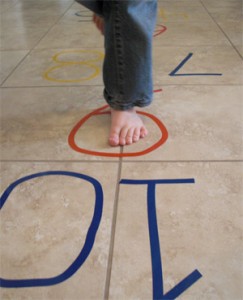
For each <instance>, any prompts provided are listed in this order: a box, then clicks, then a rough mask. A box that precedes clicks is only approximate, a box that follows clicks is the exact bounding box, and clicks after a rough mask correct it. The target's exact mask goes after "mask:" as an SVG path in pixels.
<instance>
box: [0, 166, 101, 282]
mask: <svg viewBox="0 0 243 300" xmlns="http://www.w3.org/2000/svg"><path fill="white" fill-rule="evenodd" d="M49 175H64V176H71V177H75V178H79V179H83V180H86V181H88V182H90V183H91V184H92V185H93V187H94V189H95V205H94V213H93V217H92V221H91V223H90V226H89V228H88V230H87V235H86V238H85V242H84V245H83V247H82V249H81V251H80V253H79V255H78V256H77V258H76V259H75V260H74V261H73V263H72V264H71V265H70V266H69V267H68V268H67V269H66V270H65V271H64V272H62V273H61V274H59V275H57V276H54V277H50V278H34V279H4V278H0V287H4V288H24V287H37V286H50V285H55V284H58V283H61V282H63V281H65V280H67V279H68V278H70V277H71V276H72V275H73V274H74V273H76V272H77V270H78V269H79V268H80V267H81V266H82V264H83V263H84V262H85V261H86V259H87V258H88V256H89V254H90V252H91V250H92V248H93V245H94V242H95V237H96V233H97V231H98V228H99V225H100V221H101V217H102V211H103V190H102V186H101V184H100V183H99V181H98V180H96V179H94V178H93V177H90V176H87V175H84V174H81V173H75V172H68V171H47V172H40V173H35V174H32V175H28V176H25V177H22V178H20V179H18V180H16V181H15V182H13V183H12V184H10V185H9V187H8V188H7V189H6V190H5V191H4V193H3V194H2V196H1V198H0V209H1V208H2V207H3V205H4V203H5V202H6V201H7V199H8V197H9V195H10V194H11V192H12V191H13V190H14V189H15V187H17V186H18V185H19V184H21V183H23V182H25V181H28V180H31V179H34V178H37V177H43V176H49Z"/></svg>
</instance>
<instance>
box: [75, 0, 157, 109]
mask: <svg viewBox="0 0 243 300" xmlns="http://www.w3.org/2000/svg"><path fill="white" fill-rule="evenodd" d="M76 1H78V2H79V3H81V4H83V5H84V6H86V7H88V8H89V9H91V10H92V11H94V12H95V13H97V14H99V15H101V16H102V17H103V18H104V22H105V29H104V36H105V59H104V64H103V81H104V87H105V88H104V98H105V99H106V101H107V103H108V104H109V105H110V107H112V108H113V109H116V110H128V109H131V108H133V107H134V106H139V107H144V106H147V105H149V104H150V103H151V101H152V97H153V79H152V38H153V31H154V27H155V23H156V15H157V0H94V1H92V0H76Z"/></svg>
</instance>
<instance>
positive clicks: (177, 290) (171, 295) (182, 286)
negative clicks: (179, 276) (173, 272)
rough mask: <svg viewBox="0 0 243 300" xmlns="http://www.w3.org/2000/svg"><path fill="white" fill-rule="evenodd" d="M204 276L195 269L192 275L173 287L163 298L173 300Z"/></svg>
mask: <svg viewBox="0 0 243 300" xmlns="http://www.w3.org/2000/svg"><path fill="white" fill-rule="evenodd" d="M201 277H202V274H201V273H200V272H199V271H198V270H194V271H193V272H192V273H191V274H190V275H188V276H187V277H186V278H185V279H183V280H182V281H181V282H180V283H178V284H177V285H176V286H175V287H173V288H172V289H171V290H170V291H169V292H168V293H166V294H165V295H164V296H163V297H162V298H161V299H163V300H173V299H176V298H177V297H179V296H180V295H181V294H182V293H183V292H184V291H185V290H187V289H188V288H189V287H190V286H192V285H193V284H194V283H195V282H196V281H197V280H198V279H200V278H201Z"/></svg>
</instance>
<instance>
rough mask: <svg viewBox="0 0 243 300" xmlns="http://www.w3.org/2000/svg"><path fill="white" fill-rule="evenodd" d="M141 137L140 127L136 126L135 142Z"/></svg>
mask: <svg viewBox="0 0 243 300" xmlns="http://www.w3.org/2000/svg"><path fill="white" fill-rule="evenodd" d="M139 138H140V128H138V127H137V128H135V130H134V132H133V142H134V143H136V142H138V141H139Z"/></svg>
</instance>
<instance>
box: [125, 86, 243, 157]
mask: <svg viewBox="0 0 243 300" xmlns="http://www.w3.org/2000/svg"><path fill="white" fill-rule="evenodd" d="M242 94H243V90H242V87H240V86H180V87H179V86H165V87H164V89H163V92H161V93H156V94H155V99H154V101H153V104H152V105H151V106H150V107H149V108H148V109H146V110H145V111H147V112H149V113H151V114H152V115H154V116H156V117H157V118H158V119H159V120H160V121H162V123H163V124H164V125H165V127H166V128H167V130H168V136H169V137H168V140H167V141H166V142H165V143H164V144H162V145H161V146H160V147H159V148H157V149H156V150H154V151H152V152H150V153H148V154H145V155H142V156H135V157H126V158H125V159H126V160H131V159H136V160H140V161H141V160H142V161H145V160H158V161H159V160H162V161H166V160H173V161H177V160H239V159H242V153H243V152H242V143H241V135H242V124H241V119H242V100H241V99H242ZM226 112H227V113H226ZM144 121H145V124H146V126H147V127H148V130H149V135H148V136H147V137H146V138H145V139H144V140H142V141H140V142H139V143H137V144H134V145H131V146H129V147H126V148H124V150H123V152H124V153H139V152H140V153H141V152H142V151H145V149H148V148H150V147H151V146H153V145H154V144H155V143H157V142H158V141H159V140H160V139H161V131H160V129H159V127H158V125H156V124H155V123H154V122H152V121H151V120H150V119H149V118H145V119H144Z"/></svg>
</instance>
